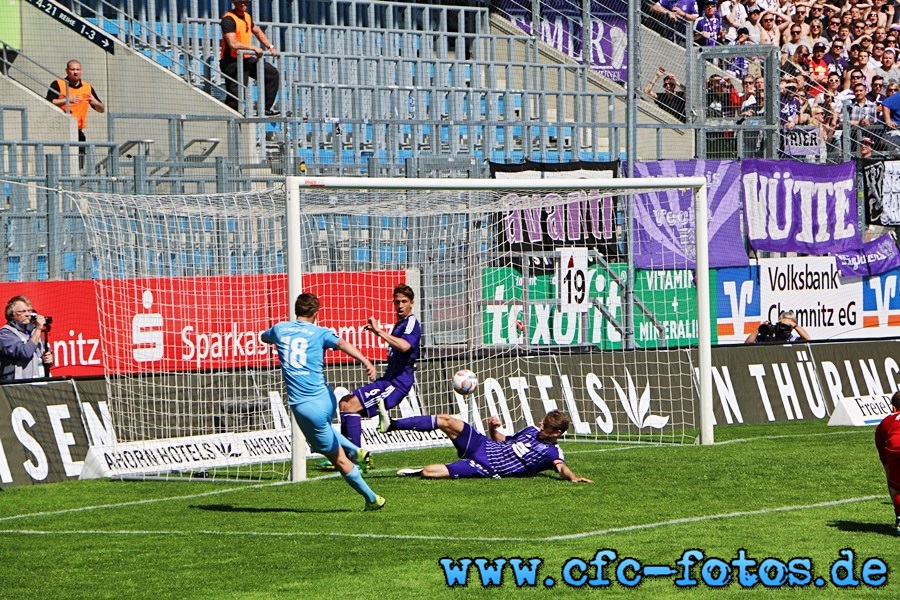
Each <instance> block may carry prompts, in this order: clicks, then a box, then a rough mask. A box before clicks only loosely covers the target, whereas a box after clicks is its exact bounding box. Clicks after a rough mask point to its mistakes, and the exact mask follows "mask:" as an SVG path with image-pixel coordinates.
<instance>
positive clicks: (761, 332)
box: [744, 310, 810, 344]
mask: <svg viewBox="0 0 900 600" xmlns="http://www.w3.org/2000/svg"><path fill="white" fill-rule="evenodd" d="M809 339H810V338H809V334H808V333H807V332H806V330H805V329H803V328H802V327H800V326H799V325H798V324H797V317H795V316H794V311H792V310H783V311H781V312H780V313H779V314H778V322H777V323H770V322H769V321H766V322H764V323H762V324H760V326H759V329H758V330H757V331H756V333H751V334H750V335H748V336H747V339H746V340H744V343H745V344H764V343H767V342H775V343H778V344H789V343H791V342H800V341H804V342H805V341H807V340H809Z"/></svg>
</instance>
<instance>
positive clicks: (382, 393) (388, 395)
mask: <svg viewBox="0 0 900 600" xmlns="http://www.w3.org/2000/svg"><path fill="white" fill-rule="evenodd" d="M408 393H409V390H407V389H404V388H402V387H398V386H397V385H395V384H394V382H392V381H390V380H387V379H376V380H375V381H373V382H372V383H367V384H366V385H364V386H362V387H361V388H357V389H356V390H354V391H353V395H354V396H356V398H357V399H358V400H359V403H360V404H362V406H363V414H364V415H366V416H367V417H374V416H375V415H377V414H378V401H379V400H384V405H385V406H386V407H387V408H389V409H390V408H394V407H395V406H397V405H398V404H400V403H401V402H403V399H404V398H406V395H407V394H408Z"/></svg>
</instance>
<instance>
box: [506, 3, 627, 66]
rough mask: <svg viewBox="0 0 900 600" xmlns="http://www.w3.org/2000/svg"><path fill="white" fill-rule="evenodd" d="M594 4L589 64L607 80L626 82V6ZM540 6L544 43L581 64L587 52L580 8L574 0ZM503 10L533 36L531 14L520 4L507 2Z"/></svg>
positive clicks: (518, 25) (515, 23)
mask: <svg viewBox="0 0 900 600" xmlns="http://www.w3.org/2000/svg"><path fill="white" fill-rule="evenodd" d="M591 4H592V6H591V21H590V47H589V48H588V52H587V55H588V56H587V61H586V62H589V63H590V65H591V66H592V68H593V69H594V70H595V71H597V72H599V73H601V74H602V75H603V76H605V77H606V78H608V79H611V80H613V81H625V79H626V75H627V70H628V52H627V50H628V38H627V35H626V31H627V29H628V27H627V23H626V21H625V19H624V18H623V17H622V16H621V15H625V14H627V5H626V4H625V3H622V2H614V1H607V2H602V3H600V2H597V1H596V0H595V1H594V2H592V3H591ZM529 5H530V3H525V6H529ZM541 5H542V8H541V21H540V36H541V41H542V42H544V43H545V44H549V45H550V46H552V47H553V48H554V49H556V50H557V51H559V52H562V53H563V54H565V55H566V56H569V57H570V58H573V59H574V60H576V61H578V62H582V61H583V60H584V55H585V52H584V48H583V46H584V43H583V41H582V40H583V39H584V32H583V28H584V27H583V24H582V21H581V16H582V15H581V4H580V3H573V2H572V1H571V0H543V1H542V2H541ZM501 6H502V8H503V9H504V11H505V12H506V14H507V15H508V16H509V18H510V20H511V21H512V23H513V24H514V25H515V26H516V27H518V28H519V29H521V30H522V31H525V32H526V33H528V34H532V33H534V32H533V31H532V29H533V25H532V19H531V11H530V10H527V9H526V8H525V6H523V3H522V2H521V1H515V0H506V1H504V2H502V4H501ZM616 8H618V10H616Z"/></svg>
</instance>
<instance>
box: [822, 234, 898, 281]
mask: <svg viewBox="0 0 900 600" xmlns="http://www.w3.org/2000/svg"><path fill="white" fill-rule="evenodd" d="M834 258H835V260H836V261H837V266H838V271H840V273H841V276H842V277H853V276H856V277H862V276H864V275H880V274H881V273H886V272H888V271H891V270H893V269H898V268H900V252H898V251H897V243H896V242H895V241H894V238H893V236H892V235H891V234H889V233H886V234H884V235H883V236H881V237H880V238H878V239H875V240H872V241H871V242H866V243H865V244H863V247H862V248H861V249H860V250H849V251H847V252H838V253H836V254H835V255H834Z"/></svg>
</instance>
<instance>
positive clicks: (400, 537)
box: [0, 488, 883, 543]
mask: <svg viewBox="0 0 900 600" xmlns="http://www.w3.org/2000/svg"><path fill="white" fill-rule="evenodd" d="M241 489H246V488H241ZM882 498H883V496H881V495H878V496H862V497H858V498H845V499H844V500H832V501H829V502H817V503H815V504H802V505H798V506H779V507H775V508H761V509H758V510H747V511H740V512H732V513H720V514H717V515H703V516H698V517H684V518H681V519H670V520H668V521H658V522H656V523H641V524H638V525H627V526H625V527H613V528H610V529H598V530H595V531H585V532H582V533H571V534H568V535H555V536H551V537H544V538H517V537H457V536H428V535H387V534H377V533H337V532H324V531H314V532H304V531H293V532H277V531H209V530H200V531H129V530H117V531H96V530H76V531H48V530H36V529H23V530H15V529H7V530H0V535H42V536H43V535H47V536H50V535H180V536H186V535H210V536H228V537H241V536H247V537H321V536H326V537H334V538H357V539H381V540H424V541H436V542H541V543H545V542H559V541H566V540H575V539H584V538H589V537H600V536H604V535H611V534H614V533H624V532H629V531H642V530H647V529H657V528H659V527H666V526H670V525H684V524H688V523H702V522H704V521H714V520H718V519H734V518H744V517H753V516H759V515H768V514H775V513H781V512H790V511H797V510H809V509H816V508H827V507H831V506H840V505H842V504H853V503H856V502H868V501H870V500H879V499H882Z"/></svg>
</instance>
